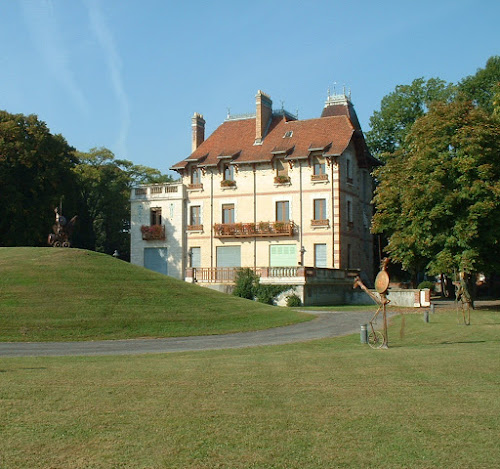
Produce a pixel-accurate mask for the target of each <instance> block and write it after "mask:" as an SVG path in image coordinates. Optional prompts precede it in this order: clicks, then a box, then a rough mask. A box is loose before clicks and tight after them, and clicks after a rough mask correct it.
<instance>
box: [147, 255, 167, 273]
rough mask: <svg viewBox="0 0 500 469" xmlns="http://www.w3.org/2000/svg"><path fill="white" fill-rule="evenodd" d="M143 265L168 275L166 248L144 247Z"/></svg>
mask: <svg viewBox="0 0 500 469" xmlns="http://www.w3.org/2000/svg"><path fill="white" fill-rule="evenodd" d="M144 267H146V269H150V270H154V271H155V272H160V274H164V275H168V263H167V248H145V249H144Z"/></svg>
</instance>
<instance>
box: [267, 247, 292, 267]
mask: <svg viewBox="0 0 500 469" xmlns="http://www.w3.org/2000/svg"><path fill="white" fill-rule="evenodd" d="M269 259H270V263H269V264H270V266H271V267H294V266H296V265H297V245H296V244H272V245H271V246H270V252H269Z"/></svg>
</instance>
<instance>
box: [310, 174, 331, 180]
mask: <svg viewBox="0 0 500 469" xmlns="http://www.w3.org/2000/svg"><path fill="white" fill-rule="evenodd" d="M311 181H312V182H318V181H328V174H313V175H311Z"/></svg>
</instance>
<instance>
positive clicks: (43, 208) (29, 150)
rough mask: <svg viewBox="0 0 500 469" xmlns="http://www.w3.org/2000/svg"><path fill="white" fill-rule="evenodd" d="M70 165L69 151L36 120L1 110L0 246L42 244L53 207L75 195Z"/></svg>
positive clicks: (72, 158) (70, 152) (73, 161)
mask: <svg viewBox="0 0 500 469" xmlns="http://www.w3.org/2000/svg"><path fill="white" fill-rule="evenodd" d="M75 163H76V159H75V157H74V149H73V148H71V147H70V146H69V145H68V144H67V142H66V141H65V140H64V138H63V137H62V136H61V135H52V134H51V133H50V131H49V129H48V127H47V125H46V124H45V123H44V122H42V121H40V120H39V119H38V117H37V116H35V115H29V116H24V115H22V114H9V113H8V112H6V111H0V187H1V191H0V244H1V245H3V246H26V245H28V246H43V245H46V243H47V235H48V234H49V233H50V230H51V227H52V224H53V222H54V211H53V210H54V207H56V206H58V205H59V200H60V198H61V197H62V196H64V195H67V194H71V193H72V192H73V190H74V189H73V188H74V184H75V178H74V174H73V172H72V171H71V170H72V168H73V167H74V166H75ZM70 198H71V197H70Z"/></svg>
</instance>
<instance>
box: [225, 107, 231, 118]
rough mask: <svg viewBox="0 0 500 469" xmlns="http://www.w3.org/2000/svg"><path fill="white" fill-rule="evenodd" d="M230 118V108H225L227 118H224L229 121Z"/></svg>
mask: <svg viewBox="0 0 500 469" xmlns="http://www.w3.org/2000/svg"><path fill="white" fill-rule="evenodd" d="M230 117H231V108H230V107H228V108H227V117H226V119H229V118H230Z"/></svg>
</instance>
